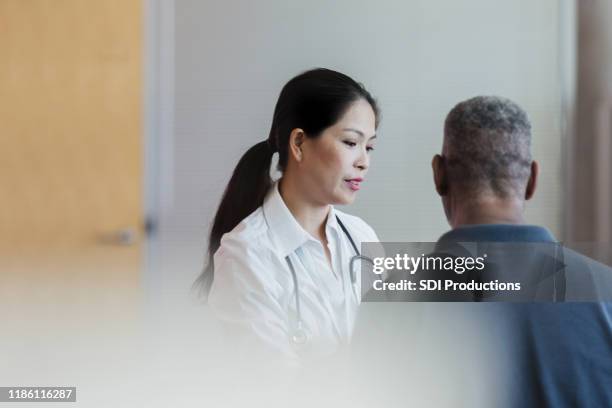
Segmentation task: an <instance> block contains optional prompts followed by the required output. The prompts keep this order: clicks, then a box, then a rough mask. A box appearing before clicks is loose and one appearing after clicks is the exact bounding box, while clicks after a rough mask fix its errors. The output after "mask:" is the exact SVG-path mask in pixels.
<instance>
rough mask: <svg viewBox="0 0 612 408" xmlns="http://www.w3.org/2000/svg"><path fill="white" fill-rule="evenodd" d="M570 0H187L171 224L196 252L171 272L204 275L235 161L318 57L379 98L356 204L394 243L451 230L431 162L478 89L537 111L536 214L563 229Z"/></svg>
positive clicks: (173, 238) (180, 31)
mask: <svg viewBox="0 0 612 408" xmlns="http://www.w3.org/2000/svg"><path fill="white" fill-rule="evenodd" d="M559 1H561V2H563V0H559ZM559 1H557V0H539V1H535V2H534V1H530V0H513V1H507V0H462V1H453V0H448V1H445V0H411V1H393V0H379V1H377V2H372V1H354V0H351V1H349V0H341V1H334V2H329V1H322V0H312V1H308V2H305V1H300V2H298V1H282V0H276V1H275V0H265V1H249V0H224V1H221V0H218V1H217V0H210V1H201V0H177V1H176V2H175V50H174V52H175V78H174V81H175V105H174V107H175V111H174V115H175V117H174V123H175V125H174V138H175V139H174V153H175V156H174V170H173V183H174V186H173V195H174V196H173V203H174V204H173V207H172V210H171V211H170V212H169V213H168V215H167V216H166V217H165V219H164V223H163V230H162V233H163V234H165V235H164V236H165V237H166V241H167V242H170V243H173V244H174V245H175V246H176V247H177V248H181V250H180V253H179V252H177V253H175V256H178V257H180V258H183V259H188V261H185V262H186V263H185V264H184V266H183V267H182V268H179V270H178V271H177V270H173V271H172V272H171V274H172V275H171V276H168V277H167V279H170V280H173V281H174V282H175V283H177V284H178V281H181V282H180V284H179V285H178V286H179V287H182V286H181V285H183V284H187V283H189V282H190V280H191V279H192V278H193V277H194V276H195V274H197V270H198V268H199V266H200V265H199V263H200V262H201V261H202V256H203V248H204V246H205V236H206V234H207V232H208V229H209V226H210V222H211V218H212V216H213V214H214V211H215V209H216V206H217V205H218V202H219V199H220V196H221V193H222V190H223V188H224V187H225V184H226V183H227V181H228V179H229V176H230V174H231V172H232V170H233V167H234V166H235V164H236V162H237V161H238V159H239V158H240V156H241V155H242V154H243V153H244V151H245V150H246V149H247V148H248V147H250V146H251V145H253V144H254V143H256V142H259V141H261V140H263V139H265V138H267V134H268V131H269V126H270V121H271V117H272V110H273V107H274V103H275V102H276V97H277V95H278V93H279V91H280V89H281V87H282V86H283V84H284V83H285V82H286V81H287V80H288V79H290V78H291V77H292V76H294V75H295V74H297V73H299V72H301V71H304V70H306V69H309V68H312V67H318V66H322V67H328V68H332V69H336V70H339V71H342V72H344V73H347V74H349V75H351V76H353V77H354V78H355V79H357V80H359V81H361V82H363V83H364V84H365V85H366V87H367V88H368V89H369V90H370V91H371V92H372V93H373V94H374V95H375V96H376V97H377V98H378V100H379V102H380V106H381V108H382V113H383V121H382V126H381V128H380V129H379V135H380V136H379V140H378V144H377V150H376V151H375V152H374V155H373V160H372V165H371V170H370V173H369V177H368V180H367V182H366V185H364V189H363V190H362V191H361V192H360V196H359V197H358V199H357V201H356V203H355V204H354V205H352V206H351V207H350V208H346V209H345V210H346V211H348V212H351V213H354V214H357V215H359V216H361V217H363V218H364V219H365V220H366V221H367V222H368V223H370V224H371V225H372V226H373V227H374V228H375V229H376V231H377V232H378V234H379V236H380V238H381V239H382V240H387V241H393V240H396V241H416V240H423V241H435V240H436V239H437V238H438V236H439V235H440V234H441V233H442V232H444V231H445V230H446V229H447V225H446V221H445V219H444V214H443V211H442V207H441V205H440V202H439V199H438V197H437V196H436V194H435V192H434V189H433V187H432V182H431V171H430V167H429V166H430V160H431V157H432V155H433V154H435V153H437V152H438V151H439V149H440V147H441V140H442V124H443V120H444V117H445V115H446V113H447V112H448V111H449V110H450V109H451V108H452V107H453V106H454V104H455V103H457V102H459V101H461V100H464V99H466V98H468V97H471V96H475V95H478V94H497V95H503V96H506V97H509V98H511V99H514V100H515V101H517V102H518V103H519V104H520V105H522V106H523V107H524V108H525V109H526V110H527V111H528V113H529V115H530V117H531V120H532V122H533V129H534V132H533V135H534V156H535V157H536V158H537V159H538V160H539V161H540V162H541V168H542V174H541V180H540V185H539V191H538V194H537V195H536V197H535V199H534V200H533V201H532V202H531V203H530V204H529V207H528V219H529V221H530V222H531V223H534V224H542V225H545V226H547V227H548V228H550V229H551V230H552V231H553V233H560V226H561V219H560V218H561V215H560V214H561V197H562V194H561V193H562V191H561V188H562V187H561V181H562V180H561V174H562V172H561V165H562V163H561V157H562V155H561V152H562V150H561V130H560V124H561V100H560V98H561V96H560V95H561V89H560V83H561V78H560V75H561V74H560V72H562V70H561V68H560V64H561V62H560V61H561V60H562V59H561V56H560V38H561V27H560V24H559V22H560V4H559ZM169 273H170V272H169Z"/></svg>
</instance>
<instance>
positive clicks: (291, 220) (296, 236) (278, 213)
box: [263, 181, 339, 258]
mask: <svg viewBox="0 0 612 408" xmlns="http://www.w3.org/2000/svg"><path fill="white" fill-rule="evenodd" d="M263 213H264V217H265V219H266V222H267V224H268V227H269V228H270V230H271V231H272V235H273V236H274V241H275V243H276V245H277V247H278V248H279V251H280V255H281V256H282V257H283V258H284V257H286V256H287V255H289V254H292V253H293V252H294V251H295V250H296V249H298V248H299V247H301V246H302V245H304V243H306V242H307V241H309V240H314V239H315V238H314V237H313V236H312V235H310V234H309V233H308V232H306V230H304V228H302V226H301V225H300V224H299V223H298V222H297V220H296V219H295V217H294V216H293V214H291V211H290V210H289V208H288V207H287V205H286V204H285V201H284V200H283V198H282V197H281V195H280V192H279V191H278V181H277V182H276V183H274V185H273V186H272V188H271V189H270V192H269V193H268V195H267V196H266V199H265V200H264V203H263ZM326 227H330V228H332V229H334V230H336V231H337V229H338V228H339V226H338V221H337V220H336V211H335V210H334V207H333V206H330V211H329V214H328V216H327V223H326Z"/></svg>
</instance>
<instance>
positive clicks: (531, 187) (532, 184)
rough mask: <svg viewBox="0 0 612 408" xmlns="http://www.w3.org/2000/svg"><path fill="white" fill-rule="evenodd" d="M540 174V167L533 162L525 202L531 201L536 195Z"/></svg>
mask: <svg viewBox="0 0 612 408" xmlns="http://www.w3.org/2000/svg"><path fill="white" fill-rule="evenodd" d="M539 172H540V166H539V165H538V162H537V161H535V160H534V161H532V162H531V172H530V174H529V180H527V188H526V189H525V200H529V199H531V197H533V194H534V193H535V190H536V187H537V185H538V174H539Z"/></svg>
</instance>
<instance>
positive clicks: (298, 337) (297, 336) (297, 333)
mask: <svg viewBox="0 0 612 408" xmlns="http://www.w3.org/2000/svg"><path fill="white" fill-rule="evenodd" d="M336 220H337V221H338V225H340V228H341V229H342V231H343V232H344V235H346V237H347V238H348V240H349V242H350V243H351V246H352V247H353V250H354V251H355V255H353V257H352V258H351V260H350V261H349V273H350V277H351V285H352V287H353V294H354V295H355V297H358V294H357V274H356V272H355V271H354V269H353V265H354V264H355V262H356V261H358V260H365V261H367V262H369V263H372V264H374V261H372V259H370V258H368V257H367V256H362V255H361V253H360V252H359V250H358V249H357V245H355V241H353V238H352V237H351V234H349V232H348V229H346V227H345V226H344V224H343V223H342V221H340V218H339V217H338V216H337V215H336ZM285 260H286V261H287V265H289V270H290V271H291V276H292V278H293V286H294V288H295V312H296V315H297V318H296V320H297V322H296V326H295V330H294V331H293V334H292V336H291V341H292V342H293V343H294V344H296V345H303V344H305V343H306V342H307V341H308V333H307V332H306V329H305V327H304V322H303V320H302V310H301V308H300V288H299V285H298V279H297V274H296V273H295V268H294V267H293V263H292V262H291V259H289V255H287V256H286V257H285Z"/></svg>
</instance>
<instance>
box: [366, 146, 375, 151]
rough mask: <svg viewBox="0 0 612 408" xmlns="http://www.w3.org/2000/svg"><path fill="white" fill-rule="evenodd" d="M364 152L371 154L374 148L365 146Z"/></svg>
mask: <svg viewBox="0 0 612 408" xmlns="http://www.w3.org/2000/svg"><path fill="white" fill-rule="evenodd" d="M366 150H367V151H368V152H373V151H374V148H373V147H372V146H366Z"/></svg>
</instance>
